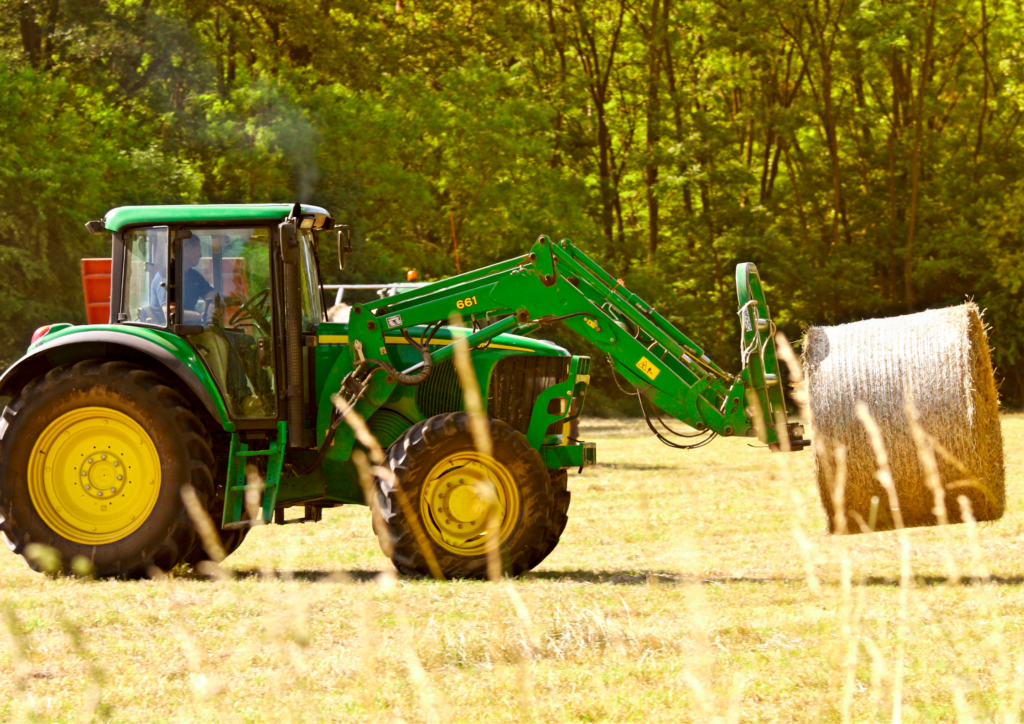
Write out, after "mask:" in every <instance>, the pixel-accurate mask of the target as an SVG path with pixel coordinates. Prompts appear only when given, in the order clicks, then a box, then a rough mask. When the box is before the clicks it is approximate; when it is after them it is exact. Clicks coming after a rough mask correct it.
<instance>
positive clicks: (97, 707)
mask: <svg viewBox="0 0 1024 724" xmlns="http://www.w3.org/2000/svg"><path fill="white" fill-rule="evenodd" d="M60 625H61V628H62V629H64V633H66V634H67V636H68V638H69V639H70V640H71V648H72V650H73V651H74V652H75V654H76V655H77V656H78V658H79V659H81V660H82V661H83V662H84V663H85V664H86V666H87V667H88V669H89V674H88V681H89V683H88V684H87V685H86V689H85V696H84V697H83V699H82V710H81V712H80V714H79V721H93V720H94V719H95V718H96V715H97V714H99V713H100V712H101V707H102V699H103V685H104V683H105V680H106V675H105V674H104V672H103V669H102V668H101V667H100V665H99V663H98V662H97V659H96V656H94V655H93V654H92V652H90V651H89V650H88V649H87V648H86V647H85V636H84V634H83V633H82V629H80V628H79V627H78V626H77V625H76V624H75V623H74V622H72V621H71V620H70V619H68V618H67V617H65V616H61V617H60ZM104 713H106V712H104ZM103 718H104V719H105V718H106V717H105V716H104V717H103Z"/></svg>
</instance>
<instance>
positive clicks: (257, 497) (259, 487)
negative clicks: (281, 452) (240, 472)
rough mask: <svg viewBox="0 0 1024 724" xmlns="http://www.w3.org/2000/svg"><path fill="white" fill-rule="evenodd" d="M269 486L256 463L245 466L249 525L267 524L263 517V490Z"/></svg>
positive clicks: (245, 500)
mask: <svg viewBox="0 0 1024 724" xmlns="http://www.w3.org/2000/svg"><path fill="white" fill-rule="evenodd" d="M266 487H267V481H266V479H265V478H264V477H263V476H262V475H261V474H260V469H259V467H257V466H256V464H255V463H252V462H250V463H247V464H246V466H245V497H244V498H243V500H244V504H245V513H246V515H247V516H248V517H249V525H250V526H253V525H266V523H267V521H265V520H264V519H263V491H264V490H265V489H266Z"/></svg>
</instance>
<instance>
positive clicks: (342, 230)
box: [334, 224, 353, 271]
mask: <svg viewBox="0 0 1024 724" xmlns="http://www.w3.org/2000/svg"><path fill="white" fill-rule="evenodd" d="M334 230H335V231H337V232H338V268H339V269H341V270H342V271H345V257H346V256H348V255H349V254H351V253H352V251H353V249H352V227H351V226H349V225H348V224H341V225H340V226H336V227H334Z"/></svg>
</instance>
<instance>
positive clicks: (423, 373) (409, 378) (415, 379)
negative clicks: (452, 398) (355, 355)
mask: <svg viewBox="0 0 1024 724" xmlns="http://www.w3.org/2000/svg"><path fill="white" fill-rule="evenodd" d="M402 336H403V337H405V341H406V342H408V343H409V344H411V345H412V346H413V347H415V348H416V349H417V351H419V353H420V356H421V357H423V369H421V370H420V371H419V372H417V373H416V374H414V375H407V374H405V373H404V372H399V371H398V370H396V369H395V368H394V367H393V366H391V365H390V364H389V363H387V362H385V361H384V360H380V359H376V358H367V360H366V361H367V362H369V363H370V364H375V365H377V366H378V367H380V368H381V369H382V370H384V371H385V372H387V373H388V375H389V376H390V377H391V378H393V379H394V380H395V381H396V382H398V383H399V384H402V385H418V384H421V383H423V382H426V381H427V378H428V377H430V368H431V367H432V366H433V364H434V363H433V360H432V359H431V358H430V338H429V337H428V338H427V342H426V344H424V345H422V346H421V345H419V344H418V343H417V342H416V341H415V340H414V339H413V338H412V337H410V336H409V332H408V331H406V330H405V329H403V330H402ZM430 336H431V337H432V336H433V335H430Z"/></svg>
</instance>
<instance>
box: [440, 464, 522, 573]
mask: <svg viewBox="0 0 1024 724" xmlns="http://www.w3.org/2000/svg"><path fill="white" fill-rule="evenodd" d="M519 507H520V502H519V488H518V487H517V486H516V481H515V478H514V477H513V476H512V473H511V472H510V471H509V469H508V468H507V467H505V466H504V465H502V464H501V463H499V462H498V461H497V460H495V459H494V458H492V457H491V456H490V455H483V454H481V453H478V452H465V453H456V454H454V455H449V456H447V457H446V458H444V459H443V460H441V462H439V463H438V464H437V465H435V466H434V467H433V468H432V469H431V471H430V473H429V475H427V480H426V482H425V483H424V485H423V494H422V496H421V497H420V512H421V514H422V518H423V521H424V523H425V527H426V532H427V535H428V536H430V539H431V540H432V541H433V542H434V543H436V544H437V545H439V546H440V547H441V548H444V549H445V550H447V551H450V552H452V553H457V554H459V555H462V556H477V555H482V554H484V553H486V551H487V545H488V542H489V541H490V540H491V539H492V538H493V536H494V535H495V534H496V535H497V536H498V544H499V545H501V544H503V543H504V542H505V541H506V540H508V537H509V535H510V534H511V533H512V529H513V528H514V527H515V524H516V521H518V520H519Z"/></svg>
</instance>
